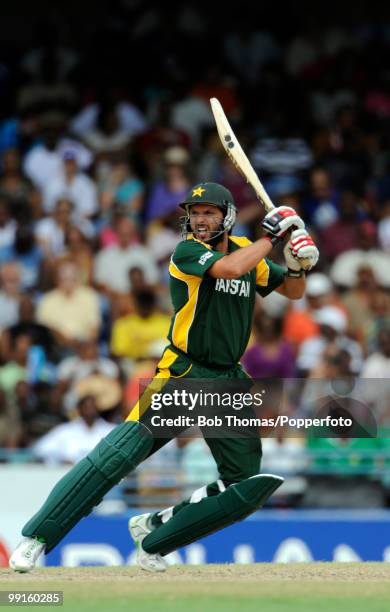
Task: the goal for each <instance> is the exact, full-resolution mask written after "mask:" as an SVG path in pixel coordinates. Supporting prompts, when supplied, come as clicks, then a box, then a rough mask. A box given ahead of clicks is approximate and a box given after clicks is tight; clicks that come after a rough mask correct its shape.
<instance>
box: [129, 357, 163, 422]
mask: <svg viewBox="0 0 390 612" xmlns="http://www.w3.org/2000/svg"><path fill="white" fill-rule="evenodd" d="M170 376H171V375H170V372H169V370H168V369H166V370H161V371H160V372H158V374H156V376H154V378H153V380H152V382H151V383H150V384H149V385H148V386H147V387H146V389H145V391H144V392H143V394H142V395H141V397H140V398H139V400H138V402H137V403H136V404H135V406H134V407H133V408H132V409H131V410H130V413H129V416H128V417H127V418H126V421H139V420H140V418H141V417H142V415H143V414H145V412H146V411H147V409H148V408H149V407H150V404H151V401H152V395H153V394H154V393H161V391H162V389H163V388H164V387H165V385H166V384H167V382H168V380H169V378H170Z"/></svg>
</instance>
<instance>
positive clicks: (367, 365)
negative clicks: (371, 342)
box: [361, 327, 390, 380]
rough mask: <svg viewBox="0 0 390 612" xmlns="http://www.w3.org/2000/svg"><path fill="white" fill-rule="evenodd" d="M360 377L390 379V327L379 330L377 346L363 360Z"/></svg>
mask: <svg viewBox="0 0 390 612" xmlns="http://www.w3.org/2000/svg"><path fill="white" fill-rule="evenodd" d="M361 377H362V378H382V379H384V380H388V379H390V327H389V328H386V329H382V330H381V331H380V332H379V335H378V348H377V350H376V351H375V352H374V353H372V355H369V356H368V357H367V359H366V360H365V362H364V364H363V367H362V371H361Z"/></svg>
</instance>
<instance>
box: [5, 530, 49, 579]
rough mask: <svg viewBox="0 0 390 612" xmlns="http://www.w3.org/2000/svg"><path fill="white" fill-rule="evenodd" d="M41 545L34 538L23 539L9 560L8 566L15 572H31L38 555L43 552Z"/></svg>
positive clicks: (43, 548)
mask: <svg viewBox="0 0 390 612" xmlns="http://www.w3.org/2000/svg"><path fill="white" fill-rule="evenodd" d="M45 546H46V544H43V543H42V542H40V541H39V540H37V539H36V538H23V540H22V541H21V542H20V544H19V546H18V547H17V548H16V550H15V551H14V552H13V554H12V555H11V557H10V560H9V566H10V567H11V568H12V569H13V570H15V572H21V573H23V572H31V570H32V569H34V567H35V563H36V561H37V559H38V557H39V555H40V554H41V553H42V552H43V551H44V550H45Z"/></svg>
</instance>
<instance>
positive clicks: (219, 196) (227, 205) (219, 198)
mask: <svg viewBox="0 0 390 612" xmlns="http://www.w3.org/2000/svg"><path fill="white" fill-rule="evenodd" d="M193 204H209V205H210V206H216V207H217V208H219V209H220V210H222V212H223V215H224V218H223V221H222V223H221V225H220V228H219V229H218V231H217V233H216V234H215V235H214V236H213V238H212V239H211V240H209V241H208V242H209V243H210V244H213V243H216V240H215V239H216V238H219V236H221V235H222V234H223V233H224V232H226V231H227V232H229V231H230V230H231V229H232V227H233V225H234V223H235V221H236V216H237V208H236V205H235V202H234V198H233V196H232V194H231V193H230V191H229V189H226V187H224V186H223V185H219V184H218V183H198V184H197V185H194V187H192V188H191V189H190V191H189V192H188V193H187V196H186V197H185V199H184V200H183V202H181V203H180V206H181V208H184V210H185V211H186V213H187V214H186V216H185V217H183V218H182V223H181V228H182V234H183V238H186V237H187V235H188V233H191V232H192V230H191V226H190V222H189V221H190V207H191V206H192V205H193Z"/></svg>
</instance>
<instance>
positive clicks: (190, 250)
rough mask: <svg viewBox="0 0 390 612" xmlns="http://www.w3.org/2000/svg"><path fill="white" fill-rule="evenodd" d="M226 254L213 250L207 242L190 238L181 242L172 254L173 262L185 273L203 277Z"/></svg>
mask: <svg viewBox="0 0 390 612" xmlns="http://www.w3.org/2000/svg"><path fill="white" fill-rule="evenodd" d="M224 256H225V255H224V253H219V252H218V251H213V250H212V249H211V248H210V247H209V246H208V245H206V244H205V243H203V242H200V241H199V240H194V239H190V240H185V241H183V242H179V244H178V245H177V247H176V249H175V251H174V253H173V255H172V263H173V265H174V266H176V267H177V268H178V269H179V270H180V272H182V273H183V274H187V275H189V276H200V277H203V276H204V275H205V274H206V272H207V270H208V269H209V268H210V267H211V266H212V265H213V264H214V263H215V262H216V261H218V260H219V259H221V258H222V257H224Z"/></svg>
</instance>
